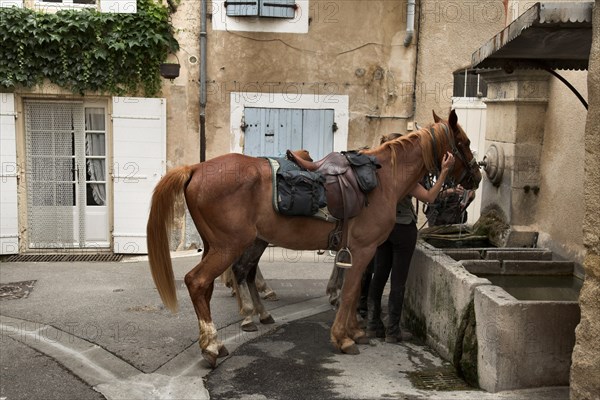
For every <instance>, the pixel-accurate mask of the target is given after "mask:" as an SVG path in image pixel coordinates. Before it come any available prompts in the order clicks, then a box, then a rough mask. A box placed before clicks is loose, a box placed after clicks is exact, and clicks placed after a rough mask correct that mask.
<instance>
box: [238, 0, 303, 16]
mask: <svg viewBox="0 0 600 400" xmlns="http://www.w3.org/2000/svg"><path fill="white" fill-rule="evenodd" d="M259 1H260V16H261V17H270V18H294V16H295V15H296V8H297V6H296V1H295V0H259ZM227 15H229V14H227Z"/></svg>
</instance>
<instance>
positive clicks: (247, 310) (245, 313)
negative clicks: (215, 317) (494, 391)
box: [236, 281, 258, 332]
mask: <svg viewBox="0 0 600 400" xmlns="http://www.w3.org/2000/svg"><path fill="white" fill-rule="evenodd" d="M236 289H237V292H236V294H237V298H238V303H239V306H240V315H241V316H242V317H244V320H243V321H242V324H241V328H242V330H243V331H244V332H256V331H257V330H258V327H257V326H256V324H255V323H254V321H253V320H252V316H253V315H254V314H255V311H256V308H255V307H254V298H253V296H252V293H251V290H250V288H249V285H248V282H247V281H244V282H242V283H240V284H237V283H236Z"/></svg>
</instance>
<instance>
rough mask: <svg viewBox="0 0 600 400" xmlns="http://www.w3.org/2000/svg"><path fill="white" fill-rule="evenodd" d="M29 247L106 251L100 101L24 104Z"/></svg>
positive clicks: (103, 112)
mask: <svg viewBox="0 0 600 400" xmlns="http://www.w3.org/2000/svg"><path fill="white" fill-rule="evenodd" d="M24 110H25V138H26V151H27V165H26V172H27V232H28V237H29V247H30V248H44V249H60V248H88V247H94V248H108V247H109V245H110V242H109V225H108V203H107V199H108V198H109V193H108V185H107V181H106V177H107V151H106V150H107V146H106V143H107V135H106V127H107V123H106V115H107V113H106V102H89V103H88V102H76V101H40V100H27V101H25V102H24Z"/></svg>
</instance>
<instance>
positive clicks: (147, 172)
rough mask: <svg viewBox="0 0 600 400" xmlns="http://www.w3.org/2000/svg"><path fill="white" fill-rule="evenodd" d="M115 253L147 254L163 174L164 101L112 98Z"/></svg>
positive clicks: (164, 148) (165, 127)
mask: <svg viewBox="0 0 600 400" xmlns="http://www.w3.org/2000/svg"><path fill="white" fill-rule="evenodd" d="M112 113H113V114H112V122H113V155H114V171H113V179H114V185H113V190H114V231H113V240H114V252H115V253H137V254H139V253H142V254H143V253H147V252H148V251H147V246H146V223H147V222H148V214H149V211H150V199H151V197H152V191H153V190H154V187H155V186H156V184H157V183H158V181H159V180H160V178H161V177H162V175H164V173H165V170H166V132H167V126H166V100H165V99H150V98H133V97H114V98H113V103H112Z"/></svg>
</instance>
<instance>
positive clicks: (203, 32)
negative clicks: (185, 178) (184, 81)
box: [200, 0, 208, 162]
mask: <svg viewBox="0 0 600 400" xmlns="http://www.w3.org/2000/svg"><path fill="white" fill-rule="evenodd" d="M207 1H208V0H201V2H200V162H203V161H206V9H207V7H206V2H207Z"/></svg>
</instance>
